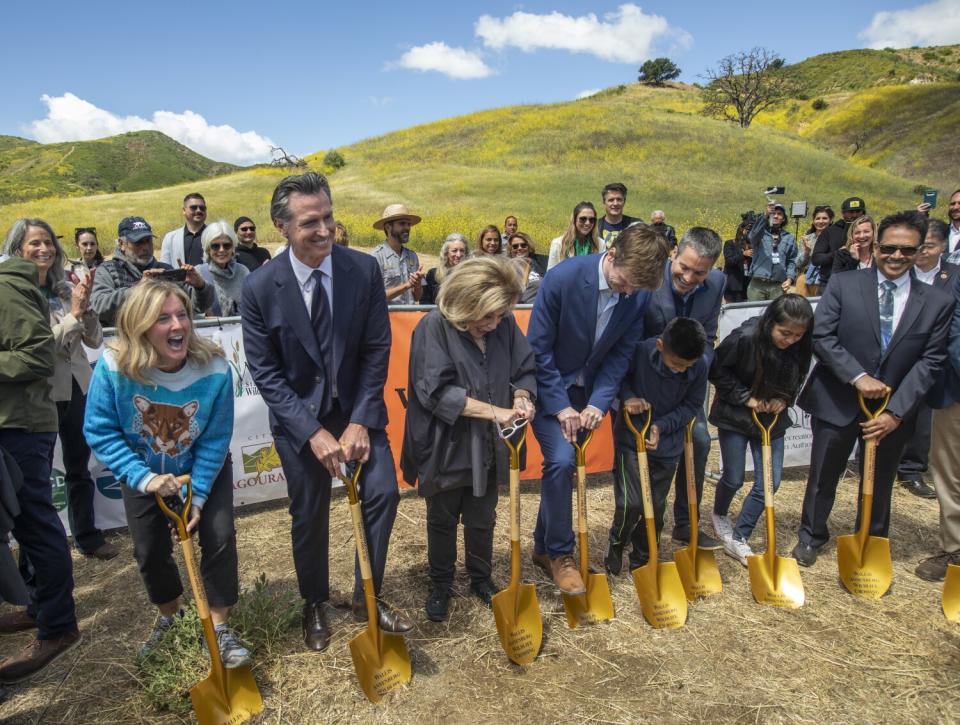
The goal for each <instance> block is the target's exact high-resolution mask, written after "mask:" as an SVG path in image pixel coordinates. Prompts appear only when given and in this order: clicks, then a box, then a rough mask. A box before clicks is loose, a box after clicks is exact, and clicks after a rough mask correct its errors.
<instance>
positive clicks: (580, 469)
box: [573, 431, 593, 582]
mask: <svg viewBox="0 0 960 725" xmlns="http://www.w3.org/2000/svg"><path fill="white" fill-rule="evenodd" d="M591 440H593V431H589V432H588V433H587V435H586V436H585V437H584V439H583V443H577V442H576V441H574V442H573V448H574V450H575V451H576V454H577V455H576V460H577V538H578V540H579V541H578V543H579V545H580V546H579V548H580V576H581V577H582V578H583V581H584V582H586V581H587V577H588V576H589V575H590V552H589V551H588V549H587V536H588V529H587V446H589V445H590V441H591Z"/></svg>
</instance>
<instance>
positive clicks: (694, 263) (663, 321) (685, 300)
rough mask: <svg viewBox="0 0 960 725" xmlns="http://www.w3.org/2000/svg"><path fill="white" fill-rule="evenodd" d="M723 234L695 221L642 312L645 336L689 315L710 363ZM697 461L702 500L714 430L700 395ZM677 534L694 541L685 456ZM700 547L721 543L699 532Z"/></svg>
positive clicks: (677, 488)
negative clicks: (700, 331)
mask: <svg viewBox="0 0 960 725" xmlns="http://www.w3.org/2000/svg"><path fill="white" fill-rule="evenodd" d="M720 249H721V242H720V236H719V235H718V234H717V233H716V232H715V231H713V230H712V229H707V228H706V227H692V228H691V229H688V230H687V231H686V233H684V235H683V237H682V238H681V239H680V244H679V245H678V246H677V249H676V251H675V252H674V254H673V257H672V259H669V260H667V262H666V263H665V264H664V268H663V284H662V285H661V286H660V289H658V290H657V291H656V292H654V293H653V294H652V295H651V296H650V303H649V304H648V305H647V311H646V314H645V315H644V318H643V336H644V338H650V337H659V336H660V335H661V334H663V331H664V329H666V327H667V323H668V322H670V320H672V319H674V318H677V317H690V318H692V319H694V320H696V321H697V322H699V323H700V324H701V325H703V329H704V331H705V332H706V333H707V346H706V348H705V350H704V353H703V357H704V359H705V360H706V363H707V368H708V369H709V368H710V363H712V362H713V354H714V348H715V346H716V344H717V322H718V320H719V318H720V305H721V304H723V288H724V284H725V283H726V278H725V277H724V274H723V272H721V271H720V270H719V269H714V265H715V264H716V263H717V259H718V258H719V257H720ZM693 451H694V453H693V467H694V480H695V481H696V485H697V506H698V507H699V505H700V499H701V498H702V497H703V476H704V472H705V471H706V468H707V456H708V455H710V433H709V431H707V417H706V415H704V412H703V405H702V401H701V406H700V409H699V410H698V412H697V422H696V425H695V426H694V429H693ZM673 524H674V526H673V540H674V541H677V542H679V543H682V544H688V543H689V542H690V512H689V510H688V508H687V467H686V464H685V463H684V459H683V457H682V456H681V457H680V466H679V467H678V468H677V474H676V479H675V482H674V499H673ZM697 541H698V543H697V546H698V548H701V549H719V548H720V547H721V545H722V544H721V543H720V542H719V541H717V540H716V539H714V538H713V537H712V536H709V535H708V534H705V533H703V532H700V535H699V537H698V540H697Z"/></svg>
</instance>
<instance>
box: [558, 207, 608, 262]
mask: <svg viewBox="0 0 960 725" xmlns="http://www.w3.org/2000/svg"><path fill="white" fill-rule="evenodd" d="M584 209H589V210H590V211H592V212H593V217H594V219H593V229H591V230H590V237H589V240H588V241H589V242H590V254H596V253H597V252H599V251H600V233H599V232H598V231H597V230H598V229H599V228H600V215H599V214H597V209H596V207H594V205H593V204H592V203H591V202H589V201H581V202H580V203H579V204H577V205H576V206H575V207H573V216H571V217H570V225H569V226H568V227H567V231H565V232H564V233H563V238H562V239H561V241H560V259H566V258H567V257H572V256H573V254H574V251H575V247H574V241H576V238H577V217H578V216H580V212H582V211H583V210H584Z"/></svg>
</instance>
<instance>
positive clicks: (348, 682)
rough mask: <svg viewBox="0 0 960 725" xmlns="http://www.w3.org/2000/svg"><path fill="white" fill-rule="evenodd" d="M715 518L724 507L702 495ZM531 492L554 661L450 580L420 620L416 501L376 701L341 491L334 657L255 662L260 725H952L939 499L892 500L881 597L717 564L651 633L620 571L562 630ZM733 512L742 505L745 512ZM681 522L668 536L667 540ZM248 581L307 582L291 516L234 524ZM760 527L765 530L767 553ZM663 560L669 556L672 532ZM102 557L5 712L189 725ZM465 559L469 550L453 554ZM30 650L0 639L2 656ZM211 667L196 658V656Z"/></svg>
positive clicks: (402, 535)
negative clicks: (60, 633)
mask: <svg viewBox="0 0 960 725" xmlns="http://www.w3.org/2000/svg"><path fill="white" fill-rule="evenodd" d="M590 484H591V485H590V491H589V502H590V506H591V515H590V522H591V525H590V528H591V560H592V561H593V563H594V565H595V566H600V562H601V559H602V556H603V553H604V544H605V539H606V527H607V526H608V525H609V522H610V517H611V512H612V508H613V494H612V491H611V488H610V485H609V477H608V476H606V475H597V476H591V481H590ZM854 491H855V487H854V481H853V480H852V479H850V478H848V479H847V480H845V481H844V482H842V483H841V486H840V492H841V493H840V496H839V500H838V504H837V506H836V508H835V511H834V517H833V519H832V523H833V531H834V533H837V532H840V533H843V532H845V531H847V530H849V528H850V527H851V525H852V521H853V516H854V501H853V495H854ZM802 492H803V477H802V472H800V473H797V474H796V475H792V476H788V478H787V480H786V481H785V482H784V484H783V487H782V489H781V495H780V496H779V497H778V503H779V506H778V517H777V518H778V522H779V527H780V536H779V542H778V548H779V551H780V552H781V553H787V552H788V551H789V549H790V547H791V546H792V545H793V543H794V528H795V525H796V522H797V520H798V516H799V506H800V501H801V497H802ZM704 498H705V503H704V511H709V507H710V505H711V504H712V500H713V493H712V484H710V483H708V491H707V493H706V494H705V497H704ZM537 503H538V494H537V491H536V488H535V487H534V486H528V487H527V488H526V489H525V491H524V494H523V503H522V512H523V521H524V527H523V529H524V531H525V532H526V534H525V537H524V542H523V545H524V552H525V557H524V578H525V579H526V580H528V581H534V582H535V583H536V585H537V593H538V597H539V601H540V607H541V610H542V613H543V620H544V642H543V649H542V651H541V653H540V656H539V657H538V659H537V660H536V661H535V662H534V663H533V664H531V665H529V666H527V667H524V668H520V667H516V666H514V665H512V664H511V663H510V662H509V661H508V660H507V658H506V657H505V656H504V654H503V652H502V651H501V649H500V645H499V641H498V638H497V635H496V629H495V626H494V621H493V616H492V613H491V612H490V611H489V610H488V609H486V608H484V607H482V606H481V605H480V604H479V602H478V600H476V599H475V598H473V597H470V596H469V594H468V586H467V581H466V579H465V576H464V575H463V574H462V573H461V574H460V575H459V578H458V582H457V594H458V596H456V597H455V598H454V599H453V600H452V607H451V616H450V619H449V621H448V622H445V623H442V624H434V623H431V622H428V621H427V620H426V618H425V617H424V615H423V611H422V606H423V602H424V600H425V598H426V595H427V575H426V543H425V524H424V506H423V503H422V501H420V500H419V499H418V498H417V497H416V495H407V496H406V497H405V498H404V499H403V501H402V502H401V505H400V510H399V516H398V518H397V523H396V528H395V532H394V537H393V540H392V543H391V552H390V561H389V564H388V567H387V577H386V583H385V586H384V592H385V597H386V598H387V599H388V600H389V601H390V603H391V604H393V605H394V606H396V607H399V608H401V609H403V610H404V611H406V612H407V613H409V614H410V615H412V616H413V617H414V619H415V620H416V621H417V627H416V629H415V630H414V631H413V633H412V634H411V635H410V637H409V638H408V642H409V645H410V650H411V653H412V659H413V671H414V675H413V681H412V683H411V684H410V685H409V686H407V687H406V688H404V689H401V690H400V691H398V692H396V693H394V694H393V695H391V696H390V698H389V699H388V700H386V701H385V702H384V703H381V704H380V705H379V706H375V705H371V704H370V703H368V702H367V701H366V700H365V699H364V697H363V695H362V694H361V692H360V690H359V688H358V687H357V683H356V679H355V677H354V674H353V667H352V663H351V659H350V652H349V648H348V645H347V643H348V641H349V639H350V638H351V637H353V636H354V635H355V634H357V633H358V632H359V631H360V630H361V626H362V625H358V624H355V623H354V622H353V620H352V618H351V617H350V615H349V611H348V610H347V608H346V604H347V602H348V599H349V592H350V588H351V582H352V576H351V572H352V562H353V542H352V540H351V538H350V534H349V531H350V525H349V515H348V510H347V504H346V499H345V497H344V496H342V495H341V496H336V497H335V498H334V501H333V504H332V511H331V517H332V520H333V521H332V523H333V525H332V527H331V530H332V531H333V536H332V540H331V554H330V558H331V568H332V583H333V587H334V593H333V597H332V603H333V605H334V607H333V609H332V610H331V613H330V619H331V622H332V626H333V628H334V630H335V634H334V638H333V641H332V642H331V644H330V647H329V649H328V650H327V651H326V652H324V653H322V654H314V653H307V652H305V651H304V650H303V647H302V643H301V639H300V632H299V627H298V626H297V625H296V624H294V625H293V626H292V627H290V628H289V629H288V630H287V631H286V633H285V634H283V635H282V636H281V638H280V640H279V641H278V642H276V643H275V646H274V647H273V648H272V651H268V652H263V651H261V652H257V653H255V654H256V655H257V662H258V664H257V665H256V667H255V675H256V678H257V681H258V682H259V684H260V688H261V690H262V692H263V696H264V701H265V705H266V709H265V711H264V714H263V715H262V716H261V718H260V719H258V722H264V723H301V722H302V723H313V722H365V723H371V722H372V723H412V722H421V723H433V722H470V723H488V722H489V723H493V722H519V721H525V722H535V723H540V722H561V721H563V722H608V723H609V722H617V723H621V722H622V723H626V722H638V721H649V720H660V721H668V722H701V721H712V722H818V723H820V722H833V723H839V722H873V723H875V722H897V723H907V722H916V723H927V722H950V721H956V720H957V717H958V714H957V713H958V712H960V708H958V703H960V680H958V677H957V675H958V672H960V628H958V627H957V626H956V625H951V624H949V623H948V622H947V621H946V620H945V619H944V617H943V615H942V613H941V611H940V606H939V596H940V587H939V585H934V584H929V583H927V582H923V581H921V580H919V579H918V578H917V577H916V576H914V574H913V571H912V570H913V567H914V565H915V563H916V561H917V560H918V559H919V558H920V557H922V556H925V555H927V554H928V552H932V551H934V550H936V549H937V546H938V537H937V506H936V503H935V502H931V501H924V500H920V499H917V498H915V497H913V496H912V495H910V494H908V493H906V492H904V491H903V489H900V488H899V487H898V488H897V490H896V492H895V494H894V512H895V513H894V527H893V531H892V537H891V538H892V550H893V558H894V569H895V583H894V586H893V590H892V592H891V593H890V594H889V595H888V596H886V597H884V598H883V599H882V600H880V601H877V602H868V601H862V600H857V599H854V598H853V597H851V596H850V595H848V594H847V593H846V592H845V591H844V590H843V589H842V588H841V586H840V584H839V581H838V578H837V569H836V560H835V555H834V550H833V547H832V546H831V547H830V548H829V549H828V550H827V552H826V553H825V554H824V555H823V556H822V557H821V559H820V560H819V561H818V562H817V563H816V565H815V566H814V567H812V568H810V569H802V575H803V581H804V585H805V588H806V594H807V604H806V605H805V606H804V607H803V608H802V609H800V610H796V611H788V610H782V609H775V608H767V607H761V606H759V605H757V604H755V603H754V601H753V599H752V597H751V595H750V589H749V579H748V576H747V571H746V569H745V568H743V567H741V566H740V565H739V564H738V563H736V562H735V561H734V560H732V559H730V558H729V557H727V556H725V555H723V554H722V553H718V557H717V558H718V561H719V565H720V570H721V573H722V575H723V579H724V592H723V594H722V595H721V596H719V597H714V598H712V599H709V600H706V601H701V602H698V603H695V604H693V605H691V607H690V614H689V620H688V623H687V625H686V627H684V628H683V629H680V630H673V631H655V630H653V629H651V628H650V627H649V626H648V625H647V624H646V622H645V621H644V619H643V616H642V614H641V612H640V607H639V603H638V601H637V599H636V595H635V594H634V589H633V586H632V582H631V580H630V579H629V578H628V577H618V578H617V579H616V580H615V581H614V583H613V585H612V591H613V598H614V604H615V607H616V612H617V616H616V619H615V620H613V621H611V622H608V623H605V624H601V625H598V626H594V627H589V628H583V629H578V630H570V629H568V628H567V626H566V620H565V618H564V615H563V606H562V603H561V601H560V599H559V597H558V595H557V593H556V591H555V589H554V587H553V586H551V585H550V584H549V583H548V582H547V581H546V580H544V579H543V578H542V577H541V576H540V575H539V573H538V572H535V571H534V567H533V566H532V565H531V564H530V561H529V558H528V557H529V552H530V549H531V540H530V537H529V532H530V531H531V530H532V528H533V524H534V521H535V517H536V510H537ZM506 504H507V501H506V498H505V497H501V501H500V507H499V514H500V525H499V526H498V528H497V539H496V550H495V572H494V574H495V577H496V579H497V581H498V582H500V583H501V584H504V583H506V581H507V579H508V572H507V565H508V559H509V556H508V540H507V538H508V535H507V529H506V527H505V525H504V522H505V521H506V517H507V506H506ZM735 505H736V504H735ZM670 527H671V523H670V521H669V515H668V522H667V528H666V532H667V534H669V531H670ZM237 529H238V532H239V549H240V562H241V582H242V585H243V586H244V587H246V588H250V587H252V586H253V583H254V581H255V580H256V579H257V577H258V576H259V575H260V574H261V572H265V573H266V574H267V576H268V578H269V581H270V583H271V588H273V589H279V590H282V591H293V590H295V587H296V583H295V577H294V572H293V563H292V560H291V555H290V545H289V518H288V514H287V512H286V510H285V508H284V506H283V505H282V504H279V503H278V504H272V505H270V506H262V507H260V508H259V509H257V510H255V509H249V510H247V511H244V512H241V515H240V516H239V517H238V525H237ZM763 538H764V537H763V533H762V531H757V532H756V534H755V535H754V539H753V544H754V546H755V548H756V549H757V550H762V548H763V546H764V541H763ZM663 539H664V541H663V549H664V551H663V552H662V557H663V556H669V554H670V552H671V551H672V549H673V544H672V542H670V540H669V535H665V536H664V537H663ZM119 541H120V542H121V545H122V547H123V552H122V553H121V555H120V556H119V557H117V558H116V559H114V560H113V561H111V562H108V563H98V562H93V561H87V560H84V559H82V558H76V559H75V576H76V581H77V590H76V597H77V603H78V611H79V616H80V622H81V627H82V629H83V632H84V640H83V643H82V644H81V645H80V646H79V647H78V648H76V649H75V650H74V651H72V652H71V653H70V654H69V655H68V656H67V657H65V658H63V660H61V661H60V662H58V663H56V664H55V665H53V666H52V667H50V668H49V669H48V671H46V672H44V673H43V674H42V675H41V676H38V677H37V678H35V679H34V680H33V681H32V682H31V683H29V684H28V685H24V686H20V687H17V688H14V689H12V690H11V691H9V692H8V694H7V700H6V701H5V702H3V703H2V704H0V721H2V722H7V723H36V722H48V723H93V722H98V723H103V722H111V723H114V722H156V723H174V722H188V721H189V720H190V719H191V716H190V715H189V711H188V710H187V709H186V707H185V706H184V701H183V700H180V701H179V705H178V706H179V710H180V712H174V713H172V712H169V711H166V712H165V711H159V710H157V709H156V708H155V707H154V706H153V705H152V704H151V702H150V701H149V699H148V697H147V695H146V691H145V685H146V683H145V682H144V681H143V679H144V675H143V673H142V672H141V671H140V670H138V668H137V667H136V665H135V664H134V654H135V653H136V651H137V648H138V647H139V645H140V643H141V641H142V640H143V638H144V637H145V636H146V634H147V632H148V631H149V628H150V626H151V624H152V621H153V613H152V611H151V610H150V608H149V607H148V606H147V602H146V597H145V595H144V592H143V588H142V586H141V584H140V581H139V578H138V575H137V572H136V569H135V566H134V564H133V560H132V553H131V547H130V543H129V540H128V539H127V538H126V537H121V538H120V539H119ZM461 561H462V554H461ZM27 641H28V636H27V635H22V636H15V637H5V638H3V639H2V640H0V652H9V651H12V650H13V649H14V648H15V647H20V646H21V645H22V644H24V643H25V642H27ZM194 667H199V668H200V669H201V671H202V670H203V669H205V664H203V662H202V661H200V662H199V663H195V664H194Z"/></svg>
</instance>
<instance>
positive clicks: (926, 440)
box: [897, 219, 957, 498]
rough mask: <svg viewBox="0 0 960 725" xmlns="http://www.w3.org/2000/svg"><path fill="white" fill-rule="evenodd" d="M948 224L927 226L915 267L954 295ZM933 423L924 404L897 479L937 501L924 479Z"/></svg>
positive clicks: (922, 279) (923, 278)
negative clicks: (947, 255)
mask: <svg viewBox="0 0 960 725" xmlns="http://www.w3.org/2000/svg"><path fill="white" fill-rule="evenodd" d="M948 234H949V231H948V227H947V223H946V222H944V221H941V220H939V219H931V220H930V221H929V222H928V223H927V236H926V238H925V239H924V240H923V244H921V245H920V251H919V252H917V261H916V264H915V265H914V267H913V271H914V274H915V275H916V278H917V280H918V281H920V282H923V283H925V284H932V285H933V286H934V287H938V288H940V289H942V290H945V291H947V292H950V291H951V289H952V287H953V278H954V276H955V274H956V271H957V265H955V264H950V263H949V262H947V261H946V259H945V256H946V255H945V253H946V251H947V236H948ZM932 422H933V411H932V410H931V409H930V406H928V405H927V404H926V403H921V404H920V407H919V408H918V410H917V425H916V428H915V429H914V431H913V436H912V437H911V438H910V440H909V441H908V442H907V445H906V447H905V448H904V449H903V457H902V458H901V459H900V466H899V467H898V468H897V480H899V481H900V484H901V485H902V486H903V487H904V488H905V489H907V490H908V491H909V492H910V493H912V494H913V495H915V496H919V497H920V498H936V497H937V494H936V492H935V491H934V490H933V489H932V488H930V486H928V485H927V484H926V483H925V482H924V480H923V474H924V473H926V472H927V467H928V461H929V455H930V426H931V425H932Z"/></svg>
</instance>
